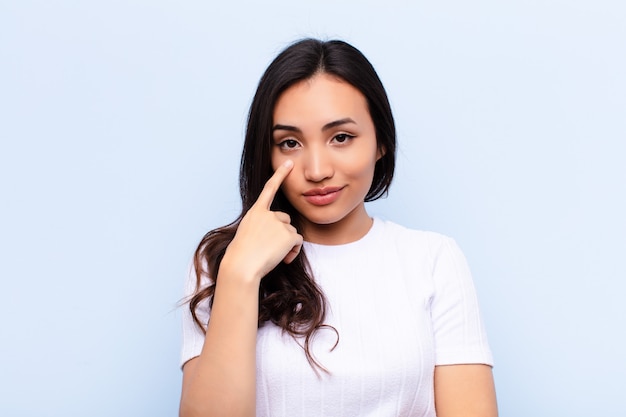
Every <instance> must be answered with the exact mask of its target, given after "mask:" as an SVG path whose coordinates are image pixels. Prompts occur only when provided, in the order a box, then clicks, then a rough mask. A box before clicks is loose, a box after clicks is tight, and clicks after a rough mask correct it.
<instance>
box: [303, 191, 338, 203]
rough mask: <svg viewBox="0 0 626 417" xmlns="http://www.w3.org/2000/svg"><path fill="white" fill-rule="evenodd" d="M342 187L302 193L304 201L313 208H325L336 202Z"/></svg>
mask: <svg viewBox="0 0 626 417" xmlns="http://www.w3.org/2000/svg"><path fill="white" fill-rule="evenodd" d="M343 188H344V187H323V188H313V189H310V190H308V191H305V192H304V193H302V195H303V196H304V199H305V200H306V201H308V202H309V203H311V204H313V205H315V206H325V205H328V204H331V203H333V202H334V201H336V200H337V199H338V198H339V196H340V194H341V190H343Z"/></svg>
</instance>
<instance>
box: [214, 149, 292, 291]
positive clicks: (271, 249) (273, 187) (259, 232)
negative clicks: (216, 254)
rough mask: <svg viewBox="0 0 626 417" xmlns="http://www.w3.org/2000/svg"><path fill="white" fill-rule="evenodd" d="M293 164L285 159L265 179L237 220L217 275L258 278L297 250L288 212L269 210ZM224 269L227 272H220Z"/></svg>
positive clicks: (289, 259) (287, 260) (288, 260)
mask: <svg viewBox="0 0 626 417" xmlns="http://www.w3.org/2000/svg"><path fill="white" fill-rule="evenodd" d="M292 168H293V162H292V161H291V160H287V161H285V163H283V164H282V165H281V166H279V167H278V169H276V171H275V172H274V175H272V177H271V178H270V179H269V180H268V181H267V182H266V183H265V186H264V187H263V190H262V191H261V194H260V195H259V198H258V199H257V201H256V202H255V203H254V205H253V206H252V207H251V208H250V210H248V212H247V213H246V215H245V216H244V217H243V219H242V220H241V223H240V224H239V227H238V228H237V232H236V234H235V237H234V239H233V240H232V242H231V243H230V245H228V248H227V249H226V253H225V254H224V259H223V260H222V263H221V265H220V274H219V275H220V276H222V275H223V276H228V277H235V276H236V277H240V278H243V279H254V280H258V281H260V280H261V279H262V278H263V277H264V276H265V275H267V274H268V273H269V272H270V271H271V270H272V269H274V267H275V266H276V265H278V263H279V262H281V261H283V262H285V263H290V262H292V261H293V260H294V259H295V258H296V256H298V254H299V253H300V248H301V247H302V240H303V238H302V236H301V235H299V234H298V232H297V231H296V229H295V228H294V227H293V226H292V225H291V219H290V217H289V215H288V214H286V213H282V212H279V211H271V210H270V206H271V205H272V202H273V201H274V197H275V196H276V193H277V192H278V190H279V189H280V185H281V184H282V182H283V181H284V179H285V178H286V177H287V175H289V173H290V172H291V169H292ZM224 269H226V271H227V273H224V274H223V273H222V272H223V270H224Z"/></svg>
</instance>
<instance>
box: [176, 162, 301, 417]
mask: <svg viewBox="0 0 626 417" xmlns="http://www.w3.org/2000/svg"><path fill="white" fill-rule="evenodd" d="M292 166H293V164H292V163H291V161H288V163H286V164H284V165H282V166H281V167H279V168H278V169H277V170H276V172H275V173H274V175H273V176H272V177H271V178H270V179H269V180H268V182H267V183H266V185H265V187H264V189H263V191H262V192H261V195H260V196H259V199H258V200H257V201H256V203H255V204H254V206H252V208H250V210H249V211H248V213H246V215H245V216H244V218H243V219H242V220H241V223H240V224H239V227H238V229H237V232H236V234H235V237H234V238H233V240H232V242H231V243H230V245H229V246H228V248H227V249H226V253H225V254H224V258H223V259H222V262H221V265H220V269H219V272H218V277H217V280H216V285H215V293H214V295H213V306H212V308H211V318H210V319H209V323H208V325H207V331H206V335H205V340H204V346H203V348H202V351H201V353H200V356H198V357H196V358H193V359H191V360H189V361H188V362H187V363H186V364H185V365H184V367H183V387H182V396H181V403H180V416H181V417H200V416H202V417H209V416H210V417H212V416H229V417H231V416H232V417H235V416H254V414H255V404H256V334H257V325H258V300H259V284H260V282H261V279H262V278H263V277H264V276H265V275H266V274H267V273H268V272H270V271H271V270H272V269H273V268H274V267H275V266H276V265H277V264H278V263H279V262H281V261H284V262H286V263H289V262H291V261H293V259H294V258H295V257H296V256H297V255H298V253H299V252H300V247H301V246H302V236H300V235H299V234H298V233H297V232H296V229H295V228H294V227H293V226H291V224H290V219H289V216H288V215H287V214H285V213H280V212H272V211H270V205H271V204H272V201H273V199H274V196H275V195H276V192H277V191H278V189H279V188H280V184H281V183H282V182H283V180H284V179H285V177H286V176H287V175H288V174H289V172H290V171H291V167H292Z"/></svg>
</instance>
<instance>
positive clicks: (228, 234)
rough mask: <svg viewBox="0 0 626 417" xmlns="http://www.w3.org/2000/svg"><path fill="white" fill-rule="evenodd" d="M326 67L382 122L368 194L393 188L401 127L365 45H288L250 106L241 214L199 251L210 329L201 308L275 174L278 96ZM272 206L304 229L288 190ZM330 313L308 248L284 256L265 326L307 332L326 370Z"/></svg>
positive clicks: (266, 298) (199, 290) (263, 315)
mask: <svg viewBox="0 0 626 417" xmlns="http://www.w3.org/2000/svg"><path fill="white" fill-rule="evenodd" d="M319 73H326V74H329V75H333V76H336V77H338V78H340V79H342V80H344V81H346V82H348V83H349V84H351V85H352V86H354V87H355V88H357V89H358V90H359V91H360V92H361V93H362V94H363V95H364V96H365V98H366V100H367V105H368V109H369V113H370V116H371V118H372V120H373V122H374V126H375V129H376V141H377V144H378V148H379V150H381V154H382V155H383V156H382V157H381V158H380V159H379V160H378V161H377V162H376V166H375V169H374V178H373V181H372V185H371V187H370V189H369V191H368V193H367V195H366V196H365V201H373V200H376V199H378V198H380V197H381V196H383V195H385V194H386V193H387V191H388V189H389V186H390V184H391V180H392V178H393V172H394V167H395V153H396V131H395V124H394V120H393V116H392V113H391V107H390V105H389V100H388V99H387V94H386V93H385V89H384V87H383V85H382V83H381V81H380V79H379V78H378V75H377V74H376V71H375V70H374V67H373V66H372V65H371V64H370V62H369V61H368V60H367V58H365V56H364V55H363V54H362V53H361V52H360V51H359V50H358V49H356V48H354V47H353V46H351V45H349V44H347V43H346V42H343V41H338V40H332V41H320V40H316V39H303V40H300V41H298V42H296V43H294V44H292V45H291V46H289V47H287V48H286V49H285V50H283V51H282V52H281V53H280V54H279V55H278V56H277V57H276V58H275V59H274V61H272V63H271V64H270V65H269V67H268V68H267V70H266V71H265V73H264V74H263V76H262V77H261V80H260V81H259V85H258V87H257V91H256V94H255V95H254V99H253V101H252V105H251V106H250V112H249V114H248V124H247V129H246V137H245V142H244V146H243V153H242V156H241V165H240V170H239V192H240V194H241V202H242V210H241V214H240V215H239V217H238V218H237V219H236V220H235V221H234V222H232V223H231V224H228V225H226V226H223V227H220V228H218V229H215V230H212V231H210V232H208V233H207V234H206V235H205V236H204V237H203V239H202V241H201V242H200V244H199V245H198V249H197V250H196V253H195V256H194V266H195V271H196V291H195V293H194V294H193V296H192V297H191V298H190V302H189V309H190V310H191V314H192V316H193V318H194V321H195V322H196V324H197V325H198V326H200V327H201V328H202V329H203V330H205V326H206V323H201V322H200V321H199V319H198V316H197V315H196V308H197V307H198V305H199V304H200V303H201V301H202V300H204V299H206V298H209V297H212V296H213V294H214V292H215V283H216V279H217V271H218V270H219V267H220V263H221V261H222V258H223V257H224V253H225V251H226V247H227V246H228V245H229V244H230V242H231V241H232V239H233V238H234V236H235V232H236V230H237V227H238V225H239V222H240V221H241V219H242V218H243V216H244V215H245V214H246V213H247V212H248V210H249V209H250V207H252V205H253V204H254V203H255V201H256V200H257V198H258V197H259V194H260V193H261V190H262V189H263V186H264V185H265V183H266V182H267V180H268V179H269V178H270V176H271V175H272V173H273V171H272V165H271V143H272V123H273V120H272V119H273V111H274V106H275V104H276V101H277V100H278V98H279V97H280V95H281V94H282V93H283V92H284V91H285V90H286V89H288V88H289V87H291V86H292V85H294V84H296V83H298V82H300V81H303V80H307V79H310V78H311V77H313V76H314V75H316V74H319ZM272 210H278V211H282V212H286V213H288V214H289V215H290V216H291V219H292V225H293V226H294V227H295V228H296V229H297V230H298V232H299V233H302V227H301V226H302V225H301V220H300V216H299V213H298V212H297V211H296V210H295V209H294V207H293V206H292V205H291V204H290V203H289V202H288V201H287V199H286V198H285V196H284V194H283V193H282V192H281V191H279V192H278V193H277V194H276V197H275V199H274V202H273V204H272ZM203 276H204V277H208V278H209V280H210V285H209V286H205V287H203V286H202V277H203ZM325 312H326V299H325V297H324V294H323V293H322V291H321V290H320V289H319V288H318V286H317V285H316V283H315V281H314V280H313V277H312V276H311V273H310V268H309V265H308V262H307V258H306V254H305V253H304V250H302V251H301V252H300V254H299V255H298V257H296V259H295V260H294V261H293V262H292V263H290V264H285V263H282V262H281V263H279V264H278V265H277V266H276V267H275V268H274V269H273V270H272V271H271V272H270V273H269V274H267V275H266V276H265V277H264V278H263V279H262V280H261V284H260V289H259V326H262V325H263V323H265V322H267V321H271V322H273V323H274V324H276V325H277V326H279V327H281V328H282V329H283V331H285V332H287V333H289V334H291V335H292V336H293V337H304V345H303V347H304V350H305V354H306V358H307V360H308V361H309V363H310V364H311V366H313V367H314V368H315V367H317V368H320V369H322V370H325V369H324V368H323V367H322V366H321V365H320V364H319V363H318V362H317V361H316V360H315V358H314V357H313V355H312V353H311V351H310V349H309V342H310V340H311V337H312V336H313V334H314V332H315V331H316V330H318V329H320V328H322V327H324V326H325V325H324V323H323V322H324V317H325Z"/></svg>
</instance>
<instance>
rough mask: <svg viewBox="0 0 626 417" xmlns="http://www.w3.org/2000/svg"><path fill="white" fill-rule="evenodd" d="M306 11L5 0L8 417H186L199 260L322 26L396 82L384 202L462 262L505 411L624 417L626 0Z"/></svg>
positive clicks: (0, 165) (2, 281)
mask: <svg viewBox="0 0 626 417" xmlns="http://www.w3.org/2000/svg"><path fill="white" fill-rule="evenodd" d="M295 3H296V2H291V1H268V2H249V4H245V3H237V2H217V3H216V2H207V1H199V0H193V1H191V0H190V1H182V2H173V1H172V2H165V1H147V0H143V1H139V0H137V1H82V2H81V1H78V0H77V1H69V0H59V1H29V0H20V1H8V0H1V1H0V138H1V145H0V199H1V200H0V210H1V216H0V256H1V262H0V329H1V333H0V334H1V336H0V337H1V341H2V342H1V345H0V346H1V347H0V415H3V416H11V417H19V416H48V417H53V416H64V417H67V416H77V417H78V416H81V417H82V416H90V417H99V416H103V417H110V416H174V415H176V413H177V407H178V399H179V395H180V379H181V372H180V370H179V347H180V323H179V320H180V311H179V310H178V309H177V308H176V303H177V301H178V300H179V298H180V297H181V291H182V283H183V279H184V276H185V272H186V268H187V265H188V262H189V260H190V258H191V255H192V253H193V250H194V248H195V245H196V244H197V242H198V241H199V239H200V238H201V237H202V235H203V234H204V233H205V232H206V231H208V230H209V229H211V228H214V227H217V226H220V225H223V224H225V223H227V222H229V221H231V220H232V219H233V218H234V217H235V216H236V215H237V214H238V208H239V197H238V194H237V174H238V164H239V154H240V151H241V144H242V136H243V126H244V122H245V118H246V113H247V107H248V105H249V103H250V101H251V98H252V94H253V92H254V88H255V86H256V83H257V82H258V79H259V77H260V75H261V73H262V71H263V70H264V68H265V66H266V65H267V64H268V63H269V61H270V60H271V59H272V58H273V57H274V56H275V54H276V53H277V52H278V51H279V50H281V49H282V48H283V47H284V46H286V45H287V44H288V43H290V42H291V41H293V40H295V39H297V38H300V37H302V36H321V37H323V38H335V37H339V38H342V39H345V40H347V41H349V42H351V43H353V44H354V45H355V46H357V47H358V48H360V49H361V50H362V51H363V52H364V53H365V55H366V56H368V58H370V60H371V61H372V63H373V64H374V66H375V67H376V68H377V70H378V72H379V75H380V77H381V78H382V80H383V83H384V84H385V86H386V88H387V90H388V94H389V96H390V99H391V103H392V107H393V109H394V112H395V117H396V122H397V128H398V134H399V153H398V169H397V173H396V180H395V183H394V185H393V186H392V189H391V192H390V195H389V197H388V198H387V199H386V200H383V201H380V202H377V203H373V204H371V205H370V206H369V210H370V213H371V214H373V215H377V216H380V217H383V218H387V219H390V220H394V221H396V222H398V223H402V224H405V225H407V226H410V227H414V228H420V229H427V230H435V231H438V232H441V233H445V234H448V235H450V236H453V237H454V238H455V239H456V240H457V241H458V242H459V244H460V245H461V247H462V248H463V249H464V251H465V254H466V256H467V258H468V260H469V263H470V265H471V267H472V271H473V273H474V279H475V284H476V287H477V291H478V294H479V298H480V300H481V306H482V311H483V316H484V318H485V322H486V325H487V329H488V332H489V337H490V342H491V347H492V349H493V351H494V355H495V361H496V366H495V369H494V373H495V377H496V385H497V394H498V400H499V407H500V415H501V416H503V417H504V416H506V417H525V416H535V417H542V416H546V417H553V416H568V417H574V416H581V417H582V416H584V417H588V416H624V415H626V405H625V403H624V401H623V390H624V378H625V377H626V359H625V353H624V352H626V335H625V329H626V302H624V294H625V293H626V266H625V263H624V257H625V253H626V239H625V236H626V222H625V220H624V213H626V192H625V191H626V187H625V186H624V182H625V179H626V169H625V163H624V159H625V156H626V145H625V143H626V76H625V75H626V54H625V51H626V24H625V23H624V22H626V6H625V4H624V2H622V1H619V0H615V1H610V0H595V1H591V0H587V1H580V0H578V1H576V0H574V1H571V0H570V1H565V0H562V1H557V0H543V1H538V0H515V1H510V2H499V1H488V0H478V1H473V2H467V1H460V0H454V1H440V2H426V1H415V2H400V1H391V0H390V1H384V2H381V1H377V2H367V1H345V2H331V1H318V2H306V3H303V4H295Z"/></svg>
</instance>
